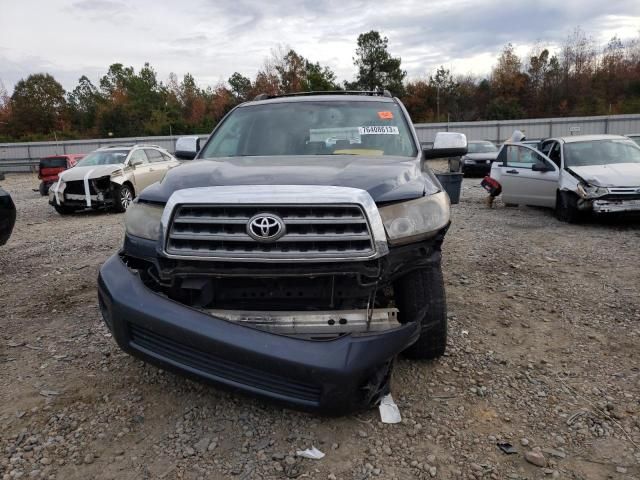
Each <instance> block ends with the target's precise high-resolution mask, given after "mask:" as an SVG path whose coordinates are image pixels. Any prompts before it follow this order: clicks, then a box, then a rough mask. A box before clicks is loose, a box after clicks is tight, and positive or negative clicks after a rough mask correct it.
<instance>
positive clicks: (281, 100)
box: [99, 91, 466, 413]
mask: <svg viewBox="0 0 640 480" xmlns="http://www.w3.org/2000/svg"><path fill="white" fill-rule="evenodd" d="M196 141H197V138H195V137H189V138H185V139H184V142H181V141H179V142H178V145H177V152H176V155H177V156H178V157H180V156H182V157H183V158H185V157H191V158H193V157H195V160H194V161H192V162H188V163H186V164H183V165H182V166H180V167H178V168H175V169H173V170H170V171H169V172H168V173H167V175H166V176H165V177H164V179H163V180H162V181H161V182H160V183H156V184H154V185H152V186H150V187H148V188H147V189H145V190H144V191H143V192H142V193H141V194H140V196H139V197H138V199H137V200H136V201H135V202H134V203H133V204H132V205H131V207H130V208H129V209H128V211H127V213H126V217H125V223H126V235H125V239H124V246H123V248H122V250H121V251H120V252H119V253H118V254H117V255H114V256H113V257H111V258H110V259H109V260H108V261H107V262H106V263H105V264H104V265H103V266H102V268H101V270H100V276H99V300H100V307H101V310H102V314H103V316H104V320H105V322H106V324H107V326H108V327H109V329H110V330H111V332H112V333H113V336H114V338H115V340H116V341H117V342H118V344H119V345H120V347H121V348H122V349H123V350H125V351H127V352H129V353H131V354H133V355H135V356H138V357H140V358H142V359H144V360H147V361H150V362H153V363H156V364H158V365H160V366H162V367H163V368H168V369H173V370H176V371H179V372H181V373H185V374H190V375H194V376H197V377H200V378H204V379H207V380H210V381H213V382H215V383H217V384H221V385H225V386H228V387H231V388H235V389H239V390H242V391H244V392H248V393H251V394H256V395H259V396H262V397H265V398H269V399H272V400H276V401H281V402H285V403H286V404H289V405H294V406H297V407H298V408H302V409H310V410H320V411H324V412H328V413H344V412H346V411H350V410H353V409H357V408H362V407H366V406H369V405H373V404H375V403H376V402H378V401H379V399H380V397H381V396H382V395H384V394H386V393H387V392H388V388H389V378H390V375H391V369H392V365H393V362H394V359H395V357H396V356H397V355H398V354H399V353H400V352H404V353H405V355H407V356H408V357H411V358H416V359H430V358H435V357H438V356H440V355H442V354H443V353H444V351H445V347H446V339H447V313H446V304H445V292H444V285H443V279H442V270H441V245H442V242H443V238H444V236H445V233H446V231H447V228H448V226H449V199H448V196H447V194H446V193H445V192H444V191H443V189H442V187H441V185H440V184H439V183H438V180H437V179H436V178H435V176H434V175H433V173H432V172H431V171H430V169H429V167H428V166H427V165H426V162H425V159H426V158H427V157H429V158H435V157H446V156H458V155H463V154H464V153H465V152H466V138H465V137H464V135H460V134H454V133H442V134H438V136H437V137H436V141H435V144H434V148H433V149H429V150H425V151H424V152H422V151H421V150H420V147H419V145H420V143H419V141H418V137H417V135H416V132H415V130H414V128H413V126H412V123H411V121H410V119H409V115H408V114H407V112H406V110H405V108H404V106H403V105H402V103H401V102H400V101H399V100H398V99H396V98H392V97H391V95H390V94H389V93H388V92H386V91H385V92H334V93H331V94H326V93H325V94H304V95H290V96H279V97H267V96H264V95H262V96H259V97H258V98H256V100H255V101H252V102H247V103H244V104H242V105H240V106H238V107H236V108H235V109H233V110H232V111H231V112H230V113H229V114H228V115H227V116H226V117H225V118H224V119H223V120H222V121H221V122H220V123H219V124H218V125H217V127H216V128H215V130H214V131H213V133H212V134H211V136H210V137H209V138H208V140H207V141H206V143H205V144H204V146H203V147H202V148H201V149H199V151H198V152H196V150H195V149H196Z"/></svg>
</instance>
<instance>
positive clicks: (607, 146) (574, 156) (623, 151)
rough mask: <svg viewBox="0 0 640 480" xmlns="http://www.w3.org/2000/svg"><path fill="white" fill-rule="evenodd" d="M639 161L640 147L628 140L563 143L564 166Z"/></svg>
mask: <svg viewBox="0 0 640 480" xmlns="http://www.w3.org/2000/svg"><path fill="white" fill-rule="evenodd" d="M614 163H640V147H638V146H637V145H636V144H634V143H633V142H631V141H630V140H613V139H612V140H592V141H587V142H575V143H565V145H564V165H565V167H586V166H590V165H610V164H614Z"/></svg>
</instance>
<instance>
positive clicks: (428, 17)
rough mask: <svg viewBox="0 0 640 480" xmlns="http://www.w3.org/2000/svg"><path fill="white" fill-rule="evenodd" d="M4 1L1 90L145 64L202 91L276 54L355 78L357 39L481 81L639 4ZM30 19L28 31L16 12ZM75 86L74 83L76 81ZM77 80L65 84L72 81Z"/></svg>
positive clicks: (614, 25) (613, 22) (583, 0)
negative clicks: (36, 77)
mask: <svg viewBox="0 0 640 480" xmlns="http://www.w3.org/2000/svg"><path fill="white" fill-rule="evenodd" d="M53 3H54V2H41V1H39V0H21V2H12V3H9V4H8V7H7V8H6V9H5V10H3V15H2V16H1V17H0V47H4V51H3V59H4V60H5V61H8V62H9V63H5V62H4V61H3V62H2V63H0V77H2V78H3V80H4V82H5V84H7V88H9V89H10V88H11V83H12V82H13V81H14V80H12V79H13V78H15V77H16V76H17V75H24V74H28V73H31V72H35V71H36V70H35V69H38V68H42V67H47V68H49V70H47V71H49V72H51V73H52V74H53V75H54V76H56V78H58V77H59V76H60V78H61V79H62V78H63V77H64V79H65V80H64V81H63V84H64V86H65V88H67V89H69V88H72V87H73V86H74V85H75V79H74V80H73V81H72V82H71V84H69V83H67V80H66V79H68V78H73V77H76V74H77V73H80V72H84V71H87V72H96V71H100V72H103V73H104V72H106V70H107V68H108V66H109V65H110V64H111V63H115V62H120V63H123V64H125V65H132V66H134V67H136V68H139V67H140V66H142V65H143V64H144V62H149V63H150V64H151V65H152V66H154V68H155V69H156V70H157V72H158V75H159V78H161V79H165V78H167V76H168V74H169V72H176V73H177V74H178V76H179V77H181V76H182V75H183V74H184V73H187V72H190V73H192V74H193V75H194V77H195V78H196V80H197V81H198V82H199V83H200V84H201V85H202V86H206V85H207V84H215V83H217V82H219V81H221V80H225V79H227V78H229V76H230V75H231V74H232V73H233V72H235V71H238V72H241V73H242V74H244V75H246V76H250V77H252V76H253V75H255V73H256V72H257V71H258V69H260V68H261V66H262V64H263V61H264V59H265V58H266V57H267V56H268V55H269V53H270V50H271V49H272V48H274V47H275V46H276V45H278V44H282V45H288V46H290V47H291V48H293V49H295V50H296V51H297V52H298V53H300V54H301V55H303V56H305V57H307V58H308V59H310V60H312V61H314V62H315V61H319V62H320V63H321V64H323V65H329V66H330V67H331V68H332V69H333V70H334V71H335V72H336V73H337V75H338V77H339V78H340V79H341V80H351V79H353V77H354V75H355V67H354V66H353V61H352V58H353V56H354V54H355V49H356V39H357V37H358V35H359V34H360V33H363V32H367V31H369V30H378V31H380V32H381V33H382V34H383V35H385V36H387V37H388V38H389V50H390V52H391V53H392V54H393V55H395V56H400V57H402V61H403V67H404V68H405V69H406V70H407V72H408V74H409V77H410V78H417V77H424V76H426V75H428V74H429V73H430V72H432V71H434V70H435V68H437V67H438V66H439V65H445V66H446V67H448V68H452V69H453V70H454V72H455V73H463V74H466V73H468V72H471V73H474V74H478V75H484V74H487V73H488V72H489V71H490V70H491V67H492V63H493V62H494V61H495V59H496V57H497V55H498V54H499V52H500V50H501V49H502V47H503V46H504V45H505V44H507V43H513V44H514V45H515V46H516V47H517V51H518V52H520V53H525V54H526V52H528V51H529V50H530V49H531V48H532V47H533V46H534V45H535V44H537V43H539V44H540V45H542V46H545V47H547V46H549V47H551V48H555V47H557V46H558V45H560V44H561V43H562V42H563V41H564V40H565V39H566V37H567V36H568V35H569V34H570V33H571V32H572V31H573V29H574V28H575V27H577V26H581V27H582V28H583V30H584V31H585V32H587V34H591V35H593V36H594V38H595V40H596V41H597V42H598V43H600V44H603V43H605V42H606V41H607V40H608V38H610V37H611V36H612V35H616V34H617V35H619V36H620V37H622V38H625V37H626V38H628V37H630V36H637V34H638V27H637V26H638V25H639V24H640V2H638V1H637V0H618V1H616V2H609V3H607V5H606V8H603V6H602V3H601V0H564V1H562V2H559V1H558V0H540V1H537V2H533V3H531V4H523V3H522V2H509V3H507V2H504V1H498V0H478V1H471V0H461V1H453V0H430V1H429V2H419V1H416V0H395V1H394V2H370V1H369V2H366V1H361V0H355V1H349V0H325V1H321V0H279V1H278V2H264V0H188V1H187V2H183V3H182V4H179V5H177V4H176V3H175V2H173V1H168V0H136V2H135V3H134V2H126V3H125V2H124V1H120V0H59V1H58V2H55V3H62V5H57V4H53ZM33 9H37V10H38V12H39V15H38V16H32V17H30V18H31V20H30V21H31V22H32V25H30V28H29V29H28V30H26V29H24V28H22V27H21V25H22V23H21V19H22V18H24V16H25V15H26V14H27V12H29V11H31V10H33ZM3 72H4V73H3ZM77 76H79V75H77ZM76 78H77V77H76Z"/></svg>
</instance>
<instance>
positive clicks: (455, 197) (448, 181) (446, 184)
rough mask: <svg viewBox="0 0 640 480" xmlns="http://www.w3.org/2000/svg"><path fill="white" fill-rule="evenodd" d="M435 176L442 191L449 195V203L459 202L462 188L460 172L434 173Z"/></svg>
mask: <svg viewBox="0 0 640 480" xmlns="http://www.w3.org/2000/svg"><path fill="white" fill-rule="evenodd" d="M436 177H438V180H439V181H440V183H441V184H442V188H444V191H445V192H447V194H448V195H449V200H450V201H451V203H452V204H454V203H459V202H460V191H461V190H462V173H458V172H448V173H436Z"/></svg>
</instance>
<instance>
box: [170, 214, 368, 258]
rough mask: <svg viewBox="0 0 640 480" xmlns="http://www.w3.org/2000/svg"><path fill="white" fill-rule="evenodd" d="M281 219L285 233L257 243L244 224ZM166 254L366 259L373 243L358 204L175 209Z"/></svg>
mask: <svg viewBox="0 0 640 480" xmlns="http://www.w3.org/2000/svg"><path fill="white" fill-rule="evenodd" d="M260 214H267V215H275V216H277V217H279V218H280V219H282V221H283V224H284V229H285V230H284V231H285V233H284V234H283V235H282V236H281V237H279V238H278V239H277V240H275V241H271V242H269V241H257V240H255V239H254V238H253V237H252V236H250V235H249V233H248V231H247V226H248V224H249V222H250V221H251V219H252V218H253V217H255V216H256V215H260ZM166 252H167V253H168V254H169V255H174V256H180V257H203V258H220V259H230V258H239V259H248V260H251V259H254V260H256V261H261V260H271V261H278V260H282V261H286V260H291V259H296V260H323V259H331V260H336V259H354V258H361V259H365V258H370V257H372V256H373V255H374V254H375V253H376V248H375V243H374V241H373V236H372V233H371V229H370V226H369V222H368V220H367V216H366V214H365V211H364V210H363V208H362V207H361V206H360V205H357V204H279V205H269V204H253V205H251V204H222V205H211V204H183V205H180V204H178V205H176V207H175V209H174V214H173V217H172V218H171V221H170V224H169V228H168V235H167V240H166Z"/></svg>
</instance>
